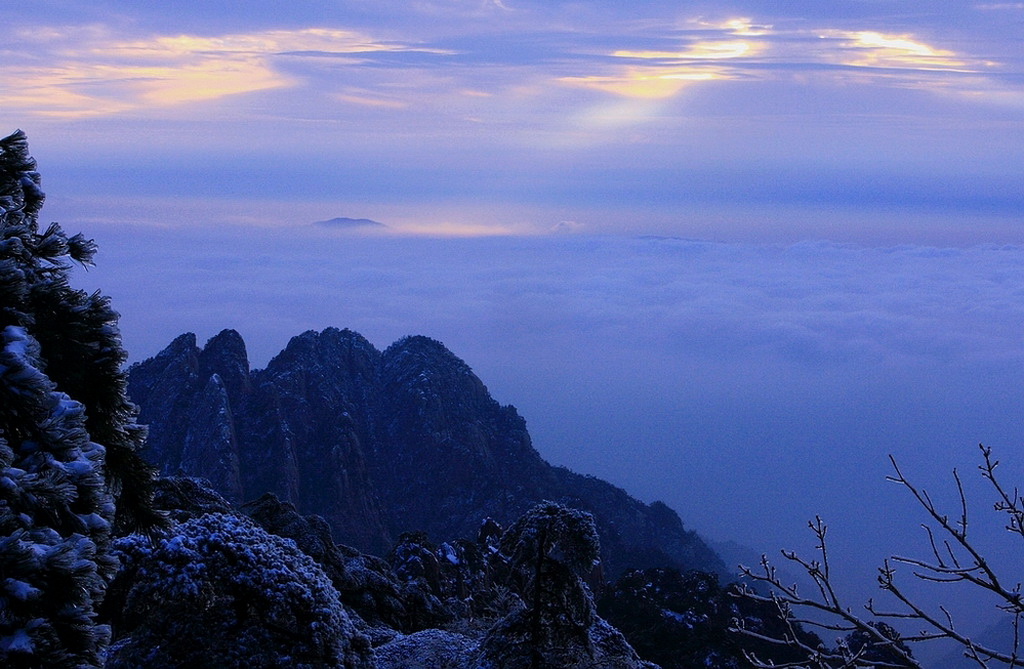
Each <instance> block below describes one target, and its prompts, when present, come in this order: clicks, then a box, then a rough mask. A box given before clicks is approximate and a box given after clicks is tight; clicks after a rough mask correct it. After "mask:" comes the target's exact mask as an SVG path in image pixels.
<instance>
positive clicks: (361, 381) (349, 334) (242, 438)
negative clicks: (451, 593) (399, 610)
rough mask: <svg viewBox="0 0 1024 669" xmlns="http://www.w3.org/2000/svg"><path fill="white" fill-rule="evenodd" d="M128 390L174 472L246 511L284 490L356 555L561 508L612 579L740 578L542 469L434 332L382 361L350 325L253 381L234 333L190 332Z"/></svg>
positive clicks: (507, 414)
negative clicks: (571, 512) (414, 537)
mask: <svg viewBox="0 0 1024 669" xmlns="http://www.w3.org/2000/svg"><path fill="white" fill-rule="evenodd" d="M129 394H130V396H131V397H132V399H133V401H135V402H136V403H137V404H139V406H140V409H141V411H140V419H139V420H140V422H142V423H144V424H147V423H148V424H149V426H150V438H149V442H148V446H147V449H146V452H145V454H146V455H147V457H148V458H149V459H150V460H151V461H152V462H153V463H154V464H156V465H157V466H158V467H159V468H160V469H161V471H162V472H163V473H164V474H176V473H184V474H187V475H193V476H202V477H204V478H207V479H209V480H210V481H211V483H212V484H213V486H214V487H215V488H216V489H217V491H218V492H220V493H221V494H222V495H224V496H225V497H226V498H227V499H229V500H230V501H232V502H235V503H241V502H244V501H246V500H250V499H255V498H257V497H259V496H260V495H262V494H264V493H267V492H271V493H274V494H275V495H277V496H278V497H280V498H281V499H283V500H287V501H289V502H292V503H293V504H295V506H296V507H297V508H298V509H299V510H300V511H301V512H302V513H315V514H318V515H321V516H323V517H324V518H325V520H326V521H327V523H328V524H329V525H330V527H331V529H332V532H333V533H334V536H335V540H337V541H340V542H342V543H346V544H350V545H352V546H355V547H356V548H359V549H360V550H364V551H367V552H371V553H373V552H376V553H378V554H382V553H383V552H384V551H386V550H387V549H388V548H389V547H390V546H391V544H392V542H393V541H394V539H396V538H397V537H398V536H400V535H401V534H402V533H404V532H409V531H424V532H426V533H427V534H428V535H429V536H431V537H435V538H438V539H444V540H446V539H450V538H452V537H459V536H464V537H469V536H475V533H476V531H477V529H478V528H479V527H480V524H481V522H483V521H484V520H485V519H486V518H488V517H490V518H494V519H495V520H497V521H498V522H500V523H508V522H510V521H512V520H513V519H515V518H516V517H518V516H519V515H521V514H522V513H523V512H525V511H526V510H527V509H529V508H530V507H531V506H533V505H534V504H536V503H538V502H540V501H542V500H547V499H550V500H553V501H558V502H561V503H565V504H567V505H569V506H574V507H577V508H581V509H583V510H586V511H590V512H591V513H593V514H594V516H595V519H596V522H597V525H598V529H599V532H600V535H601V540H602V564H603V568H604V570H605V572H606V574H607V575H608V576H609V577H613V576H615V575H618V574H621V573H622V572H623V571H624V570H625V569H627V568H634V567H635V568H643V567H655V566H659V567H660V566H666V567H677V568H680V569H703V570H705V571H714V572H718V573H720V574H727V573H728V571H727V570H726V569H725V566H724V564H723V563H722V562H721V560H720V559H719V558H718V556H717V555H716V554H715V552H714V551H713V550H712V549H711V548H710V547H708V545H707V544H706V543H705V542H704V541H703V540H702V539H701V538H700V537H699V536H697V534H696V533H694V532H692V531H689V530H686V529H685V528H684V527H683V524H682V521H681V520H680V519H679V517H678V515H677V514H676V513H675V512H674V511H672V510H671V509H669V508H668V507H667V506H666V505H664V504H663V503H660V502H655V503H654V504H650V505H648V504H644V503H643V502H640V501H639V500H636V499H635V498H633V497H631V496H629V495H628V494H627V493H626V491H624V490H622V489H621V488H618V487H616V486H614V485H612V484H610V483H608V482H605V481H602V480H600V479H597V478H594V477H588V476H584V475H580V474H576V473H574V472H571V471H569V470H568V469H565V468H562V467H555V466H552V465H551V464H549V463H548V462H546V461H545V460H544V459H543V458H542V457H541V456H540V454H539V453H538V452H537V451H536V450H535V449H534V448H533V445H532V442H531V440H530V436H529V432H528V431H527V428H526V421H525V420H524V419H523V418H522V416H520V415H519V413H518V412H517V411H516V409H515V407H513V406H511V405H507V406H502V405H500V404H499V403H498V402H497V401H495V400H494V399H493V398H492V397H491V395H490V393H489V392H488V390H487V387H486V386H485V385H484V383H483V381H481V380H480V379H479V378H478V377H477V376H476V375H475V374H474V373H473V371H472V369H471V368H470V367H469V366H468V365H467V364H466V363H465V362H464V361H462V360H461V359H460V358H458V357H457V356H456V355H455V354H454V353H452V352H451V351H450V350H448V349H447V348H446V347H445V346H444V345H443V344H442V343H441V342H438V341H436V340H433V339H430V338H429V337H424V336H422V335H413V336H409V337H404V338H402V339H399V340H398V341H396V342H395V343H393V344H391V345H390V346H388V347H387V348H386V349H385V350H384V351H378V350H377V349H376V348H375V347H374V346H373V345H372V344H371V343H370V342H369V341H367V340H366V339H365V338H364V337H363V336H362V335H360V334H358V333H356V332H354V331H352V330H348V329H345V330H340V329H338V328H327V329H325V330H323V331H321V332H316V331H312V330H310V331H307V332H304V333H302V334H300V335H298V336H296V337H293V338H292V339H291V341H289V342H288V344H287V345H286V346H285V348H284V349H283V350H282V351H281V352H280V353H279V354H278V355H277V356H275V357H274V358H273V359H272V360H271V361H270V362H269V363H268V365H267V367H266V368H264V369H262V370H252V369H250V366H249V362H248V359H247V355H246V350H245V342H244V340H243V339H242V337H241V336H240V335H239V334H238V333H237V332H235V331H234V330H224V331H222V332H221V333H219V334H217V335H216V336H214V337H213V338H211V339H210V340H209V341H208V342H207V344H206V346H204V347H203V348H200V347H199V346H198V344H197V341H196V337H195V335H194V334H191V333H186V334H184V335H181V336H179V337H177V338H175V339H174V340H173V341H172V342H171V343H170V344H169V345H168V347H167V348H165V349H164V350H163V351H161V352H160V353H159V354H157V355H156V356H155V357H153V358H150V359H148V360H145V361H143V362H140V363H136V364H134V365H132V367H131V368H130V369H129Z"/></svg>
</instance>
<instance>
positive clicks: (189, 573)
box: [107, 513, 372, 669]
mask: <svg viewBox="0 0 1024 669" xmlns="http://www.w3.org/2000/svg"><path fill="white" fill-rule="evenodd" d="M116 550H117V552H118V553H119V554H120V556H121V560H122V563H123V565H124V566H123V569H122V571H121V572H120V573H119V575H118V578H117V579H116V580H115V582H114V584H113V585H112V586H111V592H110V597H111V598H112V600H113V601H112V602H111V603H112V604H115V605H116V607H117V609H118V610H119V612H120V613H119V614H118V615H117V616H116V617H115V618H114V619H113V620H112V624H113V625H114V630H115V636H116V637H117V638H115V642H114V644H113V645H112V646H111V651H110V659H109V660H108V663H107V666H108V667H110V668H112V669H120V668H124V669H127V668H129V667H149V668H159V667H166V668H168V669H169V668H170V667H197V668H200V667H210V668H211V669H212V668H214V667H217V668H230V667H239V668H241V667H345V668H346V669H356V668H367V669H368V668H369V667H371V666H372V659H371V650H370V647H369V642H368V641H367V639H366V638H365V637H363V636H361V635H360V634H358V633H357V632H356V630H355V628H354V627H353V624H352V622H351V620H350V619H349V617H348V614H347V613H346V612H345V609H344V607H343V606H342V605H341V603H340V601H339V600H338V593H337V591H336V590H335V589H334V587H333V586H332V585H331V582H330V580H329V579H328V578H327V576H326V575H325V574H324V572H323V570H322V569H320V567H319V566H318V565H317V564H316V562H314V561H313V559H312V558H310V557H309V556H307V555H305V554H304V553H302V552H301V551H299V550H298V548H296V546H295V544H294V542H292V541H290V540H288V539H282V538H281V537H278V536H276V535H273V534H269V533H267V532H266V531H264V530H263V529H262V528H260V527H259V526H257V525H256V524H255V523H254V522H252V521H251V520H249V519H248V518H244V517H239V516H234V515H228V514H219V513H211V514H208V515H205V516H202V517H200V518H195V519H192V520H189V521H187V522H184V523H182V524H181V525H178V526H176V527H174V528H173V529H172V530H170V531H168V532H167V533H166V534H164V535H162V536H159V537H154V538H147V537H145V536H142V535H132V536H130V537H126V538H124V539H121V540H119V541H118V542H117V544H116Z"/></svg>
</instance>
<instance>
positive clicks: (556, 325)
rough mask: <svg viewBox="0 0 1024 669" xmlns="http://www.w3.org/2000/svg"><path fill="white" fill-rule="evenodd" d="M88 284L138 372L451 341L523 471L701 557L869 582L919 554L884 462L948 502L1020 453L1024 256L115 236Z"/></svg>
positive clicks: (669, 242)
mask: <svg viewBox="0 0 1024 669" xmlns="http://www.w3.org/2000/svg"><path fill="white" fill-rule="evenodd" d="M105 236H106V238H103V237H101V238H100V242H101V244H102V249H103V255H102V256H101V257H100V263H99V267H98V268H97V269H95V270H92V271H90V272H89V273H88V275H86V276H83V277H81V278H82V279H84V280H86V281H87V282H88V284H89V285H96V286H101V287H103V288H104V290H105V291H107V292H108V293H110V294H111V295H112V296H113V298H114V300H115V304H116V305H117V307H118V308H119V310H120V311H121V312H122V314H123V319H122V329H123V332H124V335H125V341H126V344H127V345H128V347H129V349H130V350H131V351H132V352H133V355H134V357H135V359H140V358H142V357H145V356H149V355H153V354H155V353H156V352H157V351H158V350H159V349H160V348H162V347H163V346H165V345H166V344H167V343H168V342H169V341H170V340H171V339H172V338H173V337H174V336H176V335H177V334H179V333H180V332H182V331H185V330H191V331H195V332H197V334H198V335H199V337H200V339H203V338H206V337H210V336H212V335H213V334H215V333H216V332H217V331H219V330H220V329H221V328H224V327H235V328H237V329H239V330H240V331H241V332H242V334H243V336H244V337H245V339H246V341H247V342H248V344H249V347H250V352H251V355H252V357H253V360H254V363H255V364H256V365H257V366H262V365H264V364H265V363H266V362H267V361H268V359H269V357H270V356H271V355H273V354H274V353H276V352H277V351H278V350H280V349H281V348H282V347H283V346H284V344H285V343H286V341H287V339H288V338H289V337H291V336H293V335H295V334H298V333H299V332H301V331H303V330H306V329H310V328H312V329H320V328H323V327H326V326H329V325H333V326H339V327H350V328H352V329H355V330H357V331H359V332H361V333H363V334H364V335H366V336H367V337H369V338H370V340H371V341H373V342H374V343H375V344H376V345H377V346H378V347H385V346H387V345H388V344H389V343H390V342H391V341H393V340H395V339H397V338H399V337H400V336H403V335H405V334H411V333H420V334H426V335H429V336H432V337H435V338H437V339H440V340H441V341H443V342H445V343H446V344H447V345H448V346H449V347H450V348H451V349H452V350H453V351H455V353H456V354H458V355H460V356H461V357H463V358H464V359H466V360H467V362H469V364H470V365H471V366H472V367H473V368H474V369H475V370H476V371H477V373H478V374H479V375H480V376H481V377H482V379H483V380H484V381H485V383H487V384H488V385H489V387H490V388H491V390H492V392H493V393H494V394H495V395H496V397H497V398H498V399H499V401H501V402H503V403H512V404H515V405H516V406H517V407H519V408H520V411H521V412H522V414H523V415H524V416H525V417H526V419H527V421H528V423H529V426H530V429H531V432H532V434H533V436H534V439H535V442H536V445H537V447H538V448H539V450H540V451H541V453H542V454H543V455H544V456H545V457H546V458H548V459H550V460H551V461H553V462H555V463H557V464H564V465H567V466H569V467H571V468H573V469H576V470H578V471H582V472H586V473H593V474H596V475H599V476H602V477H607V478H608V479H610V480H612V481H614V482H616V483H618V484H619V485H622V486H624V487H626V488H628V489H629V490H631V491H633V492H634V493H636V494H639V495H641V496H642V497H644V498H646V499H655V498H660V499H664V500H666V501H667V502H668V503H669V504H671V505H672V506H674V507H675V508H677V509H679V511H680V512H681V514H682V515H683V517H684V518H685V519H686V520H687V522H688V524H690V525H691V526H693V527H695V528H697V529H699V530H700V531H702V532H705V533H707V534H710V535H711V536H713V537H716V538H738V539H741V540H743V541H745V542H748V543H750V544H752V545H754V546H756V547H757V548H759V549H765V550H767V549H775V548H779V547H782V546H805V545H806V543H807V540H808V538H807V537H805V536H804V535H805V531H804V527H805V525H804V522H805V521H806V520H807V518H809V517H811V515H813V514H814V513H820V514H822V515H823V516H824V517H826V518H827V519H828V520H829V521H830V522H832V523H833V524H834V525H835V526H836V528H837V529H836V534H837V536H840V537H844V539H842V541H843V542H844V543H843V545H842V550H843V552H844V553H845V554H846V558H847V559H849V560H850V561H851V562H853V563H854V564H855V565H856V568H859V569H860V571H859V572H858V571H855V572H854V573H855V575H856V576H857V577H859V578H860V580H861V581H862V582H863V583H871V582H872V581H871V573H870V570H871V567H872V565H874V564H875V563H876V561H877V560H878V559H879V558H880V557H881V555H882V553H883V552H884V551H885V550H891V549H894V548H899V546H893V542H892V535H893V534H894V533H896V534H898V535H901V536H904V535H905V536H907V537H908V539H907V540H906V541H907V542H909V543H910V545H913V541H912V539H914V538H916V537H914V535H913V528H914V527H915V526H916V525H915V523H914V522H909V523H908V522H907V520H906V519H905V518H903V517H902V516H901V515H900V514H896V515H893V514H892V513H891V509H892V508H893V507H894V506H898V508H900V509H910V508H911V507H910V505H909V503H908V500H905V499H902V498H901V497H900V496H899V494H898V491H897V490H894V488H895V487H894V486H892V485H891V484H886V483H885V481H884V476H885V474H886V473H888V472H887V469H886V468H887V462H888V461H887V455H888V454H890V453H892V454H894V455H896V456H897V457H898V458H899V459H900V460H901V462H903V463H904V464H905V466H906V467H907V469H908V471H909V472H913V473H914V474H915V476H916V477H917V478H918V480H923V481H925V482H926V483H927V484H929V488H931V489H939V490H942V489H943V486H944V485H945V480H946V477H947V474H948V470H949V469H950V468H951V467H952V466H956V465H959V466H961V467H963V468H964V469H970V466H971V465H972V464H973V457H974V452H973V450H972V449H973V448H974V446H976V444H977V443H979V442H985V443H986V444H989V445H992V446H994V447H996V448H997V450H998V451H1000V452H1001V453H1005V454H1006V457H1005V460H1007V461H1008V465H1007V466H1008V467H1009V469H1008V470H1007V472H1008V473H1007V475H1008V476H1013V474H1014V472H1018V473H1019V472H1024V462H1018V463H1016V464H1014V463H1013V460H1014V456H1013V454H1014V453H1015V446H1016V444H1018V443H1020V441H1021V440H1022V438H1024V421H1022V416H1024V412H1022V409H1024V400H1022V399H1021V396H1020V393H1019V392H1017V391H1016V389H1017V388H1019V387H1020V384H1021V380H1022V371H1024V365H1022V363H1024V347H1022V345H1021V344H1022V342H1021V333H1020V323H1021V322H1022V321H1024V295H1022V293H1024V288H1022V286H1024V249H1022V248H1021V247H1016V246H1014V247H997V246H978V247H970V248H945V249H943V248H935V247H916V246H904V247H879V248H873V247H864V246H848V245H836V244H828V243H806V244H795V245H750V244H737V243H734V244H722V243H708V242H698V241H686V240H680V239H669V238H622V237H586V238H580V237H562V238H478V239H456V240H451V239H449V240H443V239H396V238H387V237H357V236H352V235H350V234H345V233H332V231H329V230H323V229H321V228H314V227H312V226H311V227H310V228H309V229H308V230H307V231H306V232H302V233H300V232H296V231H292V232H291V233H289V234H287V235H285V234H282V233H281V232H280V231H274V230H270V231H264V232H263V233H260V234H257V235H253V234H251V233H246V234H240V233H237V232H232V231H231V229H226V230H222V231H219V232H218V231H208V232H204V233H202V234H195V233H191V232H188V231H186V232H184V233H183V232H182V231H180V230H175V231H167V230H162V231H161V230H148V231H141V232H140V231H138V230H131V231H124V232H118V231H116V230H110V231H108V232H107V233H106V235H105Z"/></svg>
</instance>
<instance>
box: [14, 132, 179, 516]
mask: <svg viewBox="0 0 1024 669" xmlns="http://www.w3.org/2000/svg"><path fill="white" fill-rule="evenodd" d="M35 168H36V163H35V160H33V159H32V157H31V156H30V155H29V153H28V142H27V139H26V137H25V134H24V133H22V132H21V131H18V132H16V133H14V134H13V135H10V136H9V137H6V138H4V139H2V140H0V329H2V328H4V327H8V326H15V327H19V328H23V329H24V331H25V332H26V333H27V334H28V336H29V337H30V338H31V339H32V340H34V342H35V343H36V344H37V347H36V349H35V357H36V361H37V362H38V363H39V364H38V366H39V369H40V370H41V371H43V373H45V375H46V377H47V378H48V379H49V380H50V381H52V382H53V383H54V384H55V386H56V389H57V390H58V391H60V392H63V393H66V394H67V395H69V396H70V397H71V398H73V399H74V400H75V401H77V402H80V403H81V404H82V405H84V407H85V429H86V430H87V431H88V433H89V438H90V440H92V441H95V442H96V443H99V444H102V445H103V447H104V449H105V451H106V456H105V467H104V473H105V476H106V484H107V487H108V488H109V489H110V491H111V492H112V493H113V494H114V497H115V500H116V501H117V510H116V519H115V520H116V523H117V526H118V527H121V528H123V529H126V530H130V529H138V528H147V527H153V526H155V525H159V524H160V522H161V519H160V517H159V516H157V515H156V514H154V513H153V510H152V506H151V504H150V500H151V497H152V480H153V473H152V469H151V468H150V467H149V466H148V465H147V464H146V463H145V461H144V460H142V458H141V457H140V456H139V453H138V451H139V449H140V448H141V445H142V442H143V440H144V438H145V430H144V428H142V427H140V426H139V425H137V424H136V422H135V416H136V414H137V411H136V408H135V406H134V405H133V404H132V403H131V402H129V401H128V398H127V395H126V392H125V390H126V387H127V376H126V375H125V373H124V372H123V371H122V365H123V363H124V362H125V360H126V359H127V353H126V352H125V351H124V348H123V347H122V346H121V336H120V333H119V331H118V329H117V317H118V316H117V312H115V311H114V310H113V309H112V308H111V306H110V299H109V298H108V297H106V296H104V295H101V294H100V293H98V292H97V293H92V294H90V293H86V292H85V291H82V290H76V289H74V288H72V287H71V285H70V283H69V281H68V278H69V271H70V269H71V267H72V264H73V263H78V264H81V265H89V264H91V263H92V258H93V255H94V254H95V252H96V245H95V244H94V243H93V242H92V241H91V240H88V239H86V238H85V237H83V236H82V235H81V234H77V235H74V236H72V237H68V236H67V235H66V234H65V233H64V231H63V230H62V229H61V227H60V226H59V225H57V224H56V223H51V224H50V225H49V226H47V227H46V229H45V230H44V231H42V232H40V227H39V222H38V215H39V210H40V208H41V207H42V204H43V198H44V196H43V192H42V190H40V187H39V185H40V177H39V173H38V172H37V171H36V169H35Z"/></svg>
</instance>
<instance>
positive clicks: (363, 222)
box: [313, 216, 388, 230]
mask: <svg viewBox="0 0 1024 669" xmlns="http://www.w3.org/2000/svg"><path fill="white" fill-rule="evenodd" d="M313 225H316V226H319V227H321V228H333V229H336V230H355V229H358V228H386V227H388V226H386V225H384V224H383V223H380V222H379V221H374V220H371V219H369V218H347V217H345V216H338V217H336V218H329V219H327V220H326V221H317V222H316V223H314V224H313Z"/></svg>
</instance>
